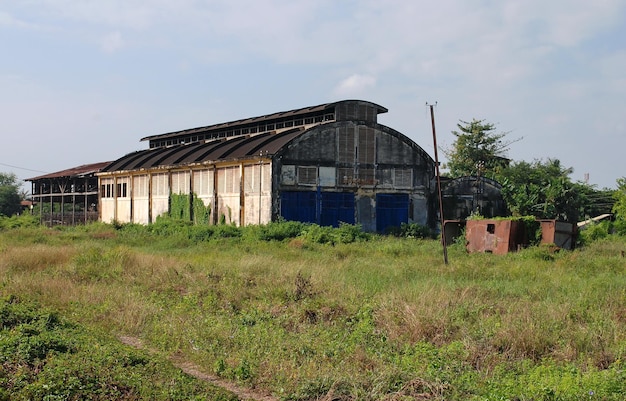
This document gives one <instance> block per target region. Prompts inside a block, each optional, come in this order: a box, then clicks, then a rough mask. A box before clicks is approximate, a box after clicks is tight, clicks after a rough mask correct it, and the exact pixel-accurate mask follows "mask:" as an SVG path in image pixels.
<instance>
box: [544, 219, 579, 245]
mask: <svg viewBox="0 0 626 401" xmlns="http://www.w3.org/2000/svg"><path fill="white" fill-rule="evenodd" d="M539 224H540V225H541V243H542V244H554V245H556V246H558V247H559V248H562V249H574V245H575V244H576V232H577V230H576V225H575V224H572V223H566V222H564V221H557V220H539Z"/></svg>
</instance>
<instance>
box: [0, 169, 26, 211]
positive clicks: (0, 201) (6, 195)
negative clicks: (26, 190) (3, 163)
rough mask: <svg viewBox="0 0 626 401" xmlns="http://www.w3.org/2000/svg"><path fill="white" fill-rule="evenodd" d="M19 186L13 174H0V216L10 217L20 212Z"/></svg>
mask: <svg viewBox="0 0 626 401" xmlns="http://www.w3.org/2000/svg"><path fill="white" fill-rule="evenodd" d="M21 200H22V198H21V197H20V195H19V185H18V183H17V176H16V175H15V174H13V173H8V174H7V173H0V215H4V216H12V215H14V214H17V213H19V212H20V210H21V205H20V201H21Z"/></svg>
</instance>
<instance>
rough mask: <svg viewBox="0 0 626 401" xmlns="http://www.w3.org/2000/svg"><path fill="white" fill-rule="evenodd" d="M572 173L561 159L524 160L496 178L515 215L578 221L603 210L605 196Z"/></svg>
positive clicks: (509, 167)
mask: <svg viewBox="0 0 626 401" xmlns="http://www.w3.org/2000/svg"><path fill="white" fill-rule="evenodd" d="M572 172H573V169H572V168H571V167H563V166H562V165H561V162H560V161H559V160H558V159H548V160H546V161H541V160H535V161H533V162H532V163H529V162H526V161H520V162H514V163H513V164H511V165H510V166H508V167H507V168H505V169H503V170H501V171H500V173H499V174H498V175H497V177H496V179H497V180H498V181H499V182H500V184H502V196H503V197H504V200H505V201H506V202H507V205H508V207H509V209H510V210H511V212H512V213H513V214H514V215H519V216H536V217H539V218H547V219H561V220H567V221H572V222H576V221H578V220H579V219H580V218H581V217H585V216H586V215H589V214H593V213H597V212H598V210H600V209H598V204H597V202H598V200H599V199H601V198H602V196H600V195H602V193H600V192H599V191H596V190H594V189H593V187H591V186H590V185H587V184H584V183H578V182H572V180H571V179H570V178H569V176H570V174H572ZM605 202H606V201H605ZM594 203H595V205H594ZM604 207H605V209H606V207H607V205H606V203H605V205H604ZM609 208H610V206H609ZM592 209H593V210H592ZM596 209H598V210H596Z"/></svg>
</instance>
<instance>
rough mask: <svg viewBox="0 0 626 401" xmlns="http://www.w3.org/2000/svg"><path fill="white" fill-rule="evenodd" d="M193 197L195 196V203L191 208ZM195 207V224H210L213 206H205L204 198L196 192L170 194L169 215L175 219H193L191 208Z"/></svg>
mask: <svg viewBox="0 0 626 401" xmlns="http://www.w3.org/2000/svg"><path fill="white" fill-rule="evenodd" d="M190 196H191V197H193V204H192V206H191V208H190V206H189V205H190V203H191V198H190ZM192 209H193V223H194V224H208V223H209V219H210V216H211V206H205V205H204V202H203V201H202V199H200V198H198V197H197V196H196V194H192V195H185V194H172V195H170V213H169V216H170V217H171V218H173V219H179V220H185V221H191V220H192V219H191V210H192Z"/></svg>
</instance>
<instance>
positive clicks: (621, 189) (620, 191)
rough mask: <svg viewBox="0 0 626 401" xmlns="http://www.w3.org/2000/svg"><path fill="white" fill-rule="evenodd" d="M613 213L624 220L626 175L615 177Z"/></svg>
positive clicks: (625, 214)
mask: <svg viewBox="0 0 626 401" xmlns="http://www.w3.org/2000/svg"><path fill="white" fill-rule="evenodd" d="M614 197H615V204H614V205H613V213H615V217H617V218H618V219H620V220H626V177H622V178H618V179H617V191H615V193H614Z"/></svg>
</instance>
